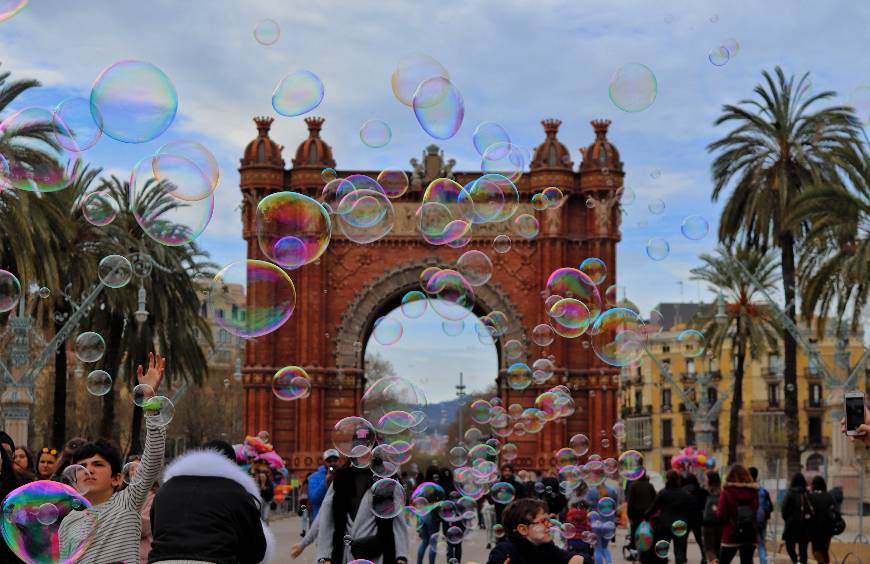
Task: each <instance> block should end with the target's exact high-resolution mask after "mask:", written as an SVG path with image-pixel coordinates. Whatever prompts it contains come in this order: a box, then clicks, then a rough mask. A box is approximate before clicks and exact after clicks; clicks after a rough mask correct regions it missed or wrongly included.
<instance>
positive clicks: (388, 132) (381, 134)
mask: <svg viewBox="0 0 870 564" xmlns="http://www.w3.org/2000/svg"><path fill="white" fill-rule="evenodd" d="M359 138H360V141H362V142H363V144H364V145H366V146H367V147H371V148H373V149H378V148H380V147H384V146H386V145H387V144H388V143H389V142H390V139H392V138H393V130H392V129H390V126H389V124H388V123H387V122H385V121H383V120H379V119H370V120H368V121H366V122H365V123H363V124H362V127H360V129H359Z"/></svg>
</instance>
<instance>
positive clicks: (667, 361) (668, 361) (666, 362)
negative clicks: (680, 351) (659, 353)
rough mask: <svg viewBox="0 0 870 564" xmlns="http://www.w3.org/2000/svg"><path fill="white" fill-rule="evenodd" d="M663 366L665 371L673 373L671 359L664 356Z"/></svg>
mask: <svg viewBox="0 0 870 564" xmlns="http://www.w3.org/2000/svg"><path fill="white" fill-rule="evenodd" d="M662 367H663V368H664V370H665V372H667V373H668V374H670V373H671V359H669V358H663V359H662Z"/></svg>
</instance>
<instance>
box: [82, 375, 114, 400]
mask: <svg viewBox="0 0 870 564" xmlns="http://www.w3.org/2000/svg"><path fill="white" fill-rule="evenodd" d="M87 388H88V393H89V394H91V395H92V396H104V395H106V394H108V393H109V390H111V389H112V377H111V376H110V375H109V373H108V372H106V371H105V370H94V371H92V372H91V373H90V374H88V378H87Z"/></svg>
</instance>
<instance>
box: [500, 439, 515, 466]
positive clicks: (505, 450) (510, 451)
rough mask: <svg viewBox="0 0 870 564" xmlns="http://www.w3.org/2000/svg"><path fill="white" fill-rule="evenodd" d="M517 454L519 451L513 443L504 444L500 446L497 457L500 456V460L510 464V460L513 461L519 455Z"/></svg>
mask: <svg viewBox="0 0 870 564" xmlns="http://www.w3.org/2000/svg"><path fill="white" fill-rule="evenodd" d="M519 452H520V451H519V449H518V448H517V445H515V444H513V443H505V444H503V445H502V447H501V449H500V450H499V456H501V458H502V460H504V461H506V462H510V461H511V460H514V459H515V458H516V457H517V456H518V455H519Z"/></svg>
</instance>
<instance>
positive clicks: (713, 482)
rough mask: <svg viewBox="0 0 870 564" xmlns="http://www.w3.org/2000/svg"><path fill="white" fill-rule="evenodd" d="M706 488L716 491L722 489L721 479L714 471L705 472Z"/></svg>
mask: <svg viewBox="0 0 870 564" xmlns="http://www.w3.org/2000/svg"><path fill="white" fill-rule="evenodd" d="M707 487H708V488H717V489H718V488H721V487H722V477H721V476H720V475H719V472H716V471H715V470H710V471H709V472H707Z"/></svg>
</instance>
